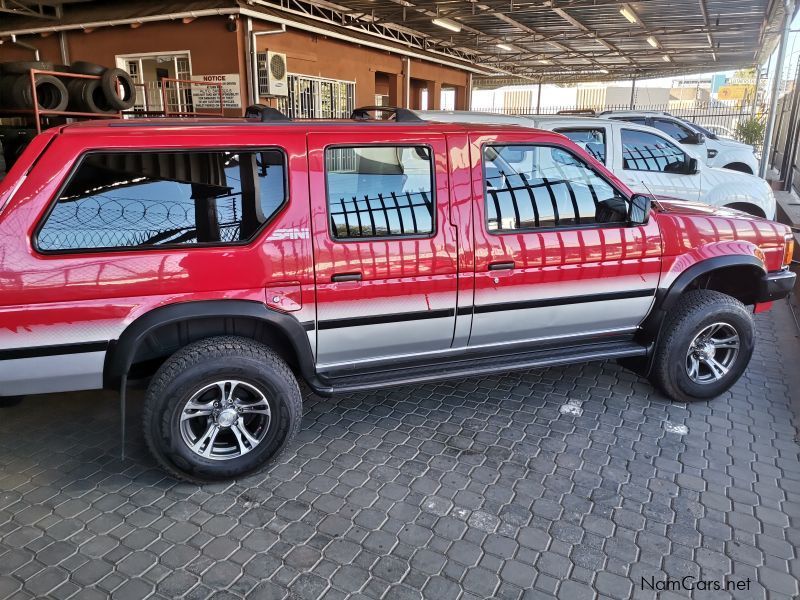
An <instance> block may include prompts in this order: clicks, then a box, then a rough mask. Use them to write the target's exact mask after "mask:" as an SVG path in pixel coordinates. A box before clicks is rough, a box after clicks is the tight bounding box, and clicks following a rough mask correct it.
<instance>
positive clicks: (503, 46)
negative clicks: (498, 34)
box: [497, 44, 514, 52]
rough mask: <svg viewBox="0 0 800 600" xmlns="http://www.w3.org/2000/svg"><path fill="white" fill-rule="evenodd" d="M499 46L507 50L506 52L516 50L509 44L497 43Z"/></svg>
mask: <svg viewBox="0 0 800 600" xmlns="http://www.w3.org/2000/svg"><path fill="white" fill-rule="evenodd" d="M497 47H498V48H500V50H505V51H506V52H512V51H513V50H514V48H512V47H511V46H509V45H508V44H497Z"/></svg>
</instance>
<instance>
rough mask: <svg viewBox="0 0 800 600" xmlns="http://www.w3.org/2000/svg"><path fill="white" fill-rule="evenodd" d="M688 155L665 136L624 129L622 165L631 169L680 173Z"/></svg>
mask: <svg viewBox="0 0 800 600" xmlns="http://www.w3.org/2000/svg"><path fill="white" fill-rule="evenodd" d="M685 161H686V155H685V154H684V153H683V151H682V150H681V149H680V148H678V147H677V146H676V145H675V144H673V143H671V142H668V141H667V140H665V139H664V138H662V137H660V136H657V135H654V134H652V133H647V132H646V131H635V130H632V129H623V130H622V167H623V168H624V169H628V170H631V171H660V172H662V173H680V172H681V169H682V168H683V165H684V163H685Z"/></svg>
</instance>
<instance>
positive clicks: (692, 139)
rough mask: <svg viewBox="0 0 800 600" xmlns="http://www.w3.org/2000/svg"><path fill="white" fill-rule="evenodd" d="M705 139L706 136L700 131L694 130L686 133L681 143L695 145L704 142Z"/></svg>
mask: <svg viewBox="0 0 800 600" xmlns="http://www.w3.org/2000/svg"><path fill="white" fill-rule="evenodd" d="M705 141H706V136H705V135H704V134H703V133H702V132H700V131H695V132H693V133H690V134H689V135H687V136H686V137H685V138H683V142H682V143H684V144H691V145H693V146H696V145H699V144H702V143H704V142H705Z"/></svg>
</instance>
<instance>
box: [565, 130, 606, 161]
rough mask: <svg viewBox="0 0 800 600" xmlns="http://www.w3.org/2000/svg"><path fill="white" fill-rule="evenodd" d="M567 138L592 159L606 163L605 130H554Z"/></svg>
mask: <svg viewBox="0 0 800 600" xmlns="http://www.w3.org/2000/svg"><path fill="white" fill-rule="evenodd" d="M556 131H557V132H558V133H560V134H562V135H565V136H567V137H568V138H569V139H571V140H572V141H573V142H575V144H576V145H577V146H580V147H581V148H583V149H584V150H585V151H586V152H587V153H588V154H590V155H591V156H592V158H594V159H597V160H599V161H600V162H601V163H605V162H606V130H605V129H556Z"/></svg>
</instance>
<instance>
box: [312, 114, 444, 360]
mask: <svg viewBox="0 0 800 600" xmlns="http://www.w3.org/2000/svg"><path fill="white" fill-rule="evenodd" d="M365 127H369V129H370V130H371V131H364V132H357V133H352V134H351V133H348V134H347V136H346V139H347V143H345V144H343V143H342V135H341V134H339V135H336V134H327V133H316V134H311V135H309V136H308V147H309V177H310V190H311V212H312V221H313V240H314V253H315V262H316V274H315V277H316V289H317V361H318V368H320V369H321V370H330V369H342V368H355V367H357V366H364V365H365V364H367V363H369V362H376V363H380V362H382V361H391V360H395V359H397V358H404V359H409V360H413V359H414V358H416V357H419V356H420V355H424V354H426V353H432V352H438V351H442V350H447V349H449V348H450V347H451V343H452V340H453V330H454V326H455V308H456V288H457V253H456V239H455V229H454V228H453V227H452V226H451V225H450V223H449V221H448V212H449V211H448V172H447V152H446V141H445V138H444V136H443V135H441V134H436V133H432V134H429V133H424V132H420V131H419V130H418V129H417V130H416V131H412V132H410V133H405V132H401V131H399V130H398V129H397V128H394V127H384V126H381V127H370V126H366V125H365ZM399 139H402V140H403V141H402V142H401V143H398V141H397V140H399Z"/></svg>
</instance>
